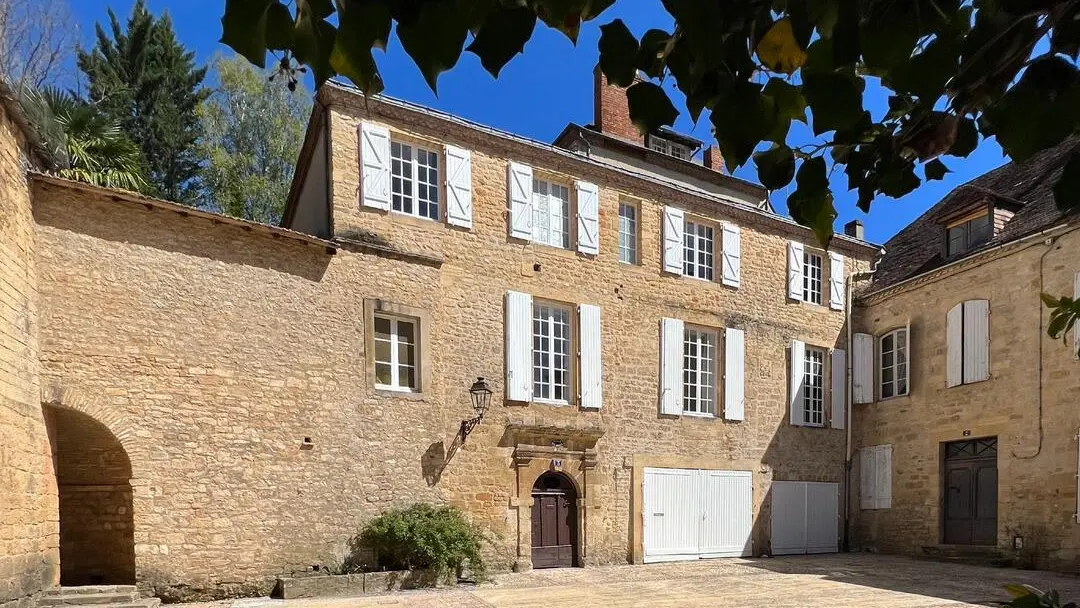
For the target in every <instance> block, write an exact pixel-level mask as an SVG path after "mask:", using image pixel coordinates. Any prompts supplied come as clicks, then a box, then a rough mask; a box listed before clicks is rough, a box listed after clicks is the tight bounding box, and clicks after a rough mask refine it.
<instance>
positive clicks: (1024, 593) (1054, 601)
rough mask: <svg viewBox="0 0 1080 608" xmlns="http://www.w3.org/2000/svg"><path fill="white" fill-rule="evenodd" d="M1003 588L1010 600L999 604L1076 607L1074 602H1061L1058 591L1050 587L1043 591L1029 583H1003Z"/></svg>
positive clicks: (1019, 607) (1013, 607) (1032, 607)
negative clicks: (1048, 589) (1010, 597)
mask: <svg viewBox="0 0 1080 608" xmlns="http://www.w3.org/2000/svg"><path fill="white" fill-rule="evenodd" d="M1005 590H1006V591H1008V592H1009V595H1011V596H1012V598H1013V599H1012V601H1010V602H1008V603H999V604H998V605H999V606H1009V607H1011V608H1077V606H1076V603H1075V602H1069V603H1067V604H1063V603H1062V599H1061V596H1060V595H1058V592H1057V591H1055V590H1053V589H1051V590H1050V591H1047V592H1043V591H1041V590H1039V589H1036V588H1035V587H1032V586H1031V585H1005Z"/></svg>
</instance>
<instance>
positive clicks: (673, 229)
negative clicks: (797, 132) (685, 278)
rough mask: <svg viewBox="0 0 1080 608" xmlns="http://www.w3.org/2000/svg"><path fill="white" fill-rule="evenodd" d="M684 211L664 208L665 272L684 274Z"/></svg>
mask: <svg viewBox="0 0 1080 608" xmlns="http://www.w3.org/2000/svg"><path fill="white" fill-rule="evenodd" d="M683 221H684V214H683V210H682V209H676V208H675V207H664V272H671V273H674V274H682V273H683V230H684V228H685V226H684V225H683Z"/></svg>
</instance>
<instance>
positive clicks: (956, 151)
mask: <svg viewBox="0 0 1080 608" xmlns="http://www.w3.org/2000/svg"><path fill="white" fill-rule="evenodd" d="M978 146H979V128H978V127H977V126H976V125H975V121H974V120H972V119H970V118H961V119H960V122H959V123H957V125H956V141H955V142H953V145H952V147H951V148H949V152H948V154H949V155H950V156H959V157H962V158H966V157H967V156H968V155H969V154H971V153H972V152H974V151H975V148H977V147H978Z"/></svg>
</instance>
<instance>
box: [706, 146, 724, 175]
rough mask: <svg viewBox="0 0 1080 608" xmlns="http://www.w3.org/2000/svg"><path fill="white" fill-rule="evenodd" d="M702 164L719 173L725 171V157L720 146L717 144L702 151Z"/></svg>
mask: <svg viewBox="0 0 1080 608" xmlns="http://www.w3.org/2000/svg"><path fill="white" fill-rule="evenodd" d="M701 164H703V165H705V166H706V167H708V168H710V169H712V170H713V171H716V172H718V173H723V172H724V157H723V155H721V154H720V148H719V147H717V146H716V145H712V146H709V147H708V148H705V151H704V152H702V153H701Z"/></svg>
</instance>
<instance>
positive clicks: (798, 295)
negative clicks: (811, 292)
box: [787, 241, 803, 301]
mask: <svg viewBox="0 0 1080 608" xmlns="http://www.w3.org/2000/svg"><path fill="white" fill-rule="evenodd" d="M787 284H788V297H789V298H791V299H792V300H800V301H801V300H802V299H803V245H802V243H796V242H795V241H788V248H787Z"/></svg>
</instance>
